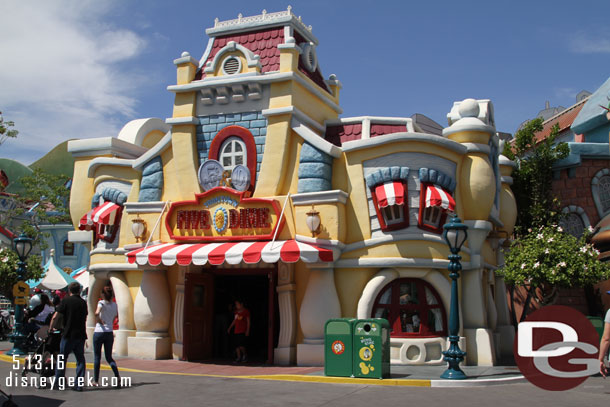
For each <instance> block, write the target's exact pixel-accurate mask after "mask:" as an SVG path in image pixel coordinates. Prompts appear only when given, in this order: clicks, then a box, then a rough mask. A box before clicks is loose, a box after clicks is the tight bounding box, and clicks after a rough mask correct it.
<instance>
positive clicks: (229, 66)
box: [222, 57, 241, 75]
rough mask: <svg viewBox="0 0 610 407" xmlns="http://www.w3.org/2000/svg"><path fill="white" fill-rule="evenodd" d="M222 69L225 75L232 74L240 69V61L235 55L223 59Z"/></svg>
mask: <svg viewBox="0 0 610 407" xmlns="http://www.w3.org/2000/svg"><path fill="white" fill-rule="evenodd" d="M222 71H223V72H224V74H225V75H233V74H236V73H238V72H239V71H241V61H240V60H239V58H236V57H229V58H227V59H225V62H224V63H223V64H222Z"/></svg>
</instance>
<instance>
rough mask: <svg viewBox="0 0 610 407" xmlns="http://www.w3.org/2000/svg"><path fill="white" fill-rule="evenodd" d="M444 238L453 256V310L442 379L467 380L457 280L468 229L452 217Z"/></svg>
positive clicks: (450, 316) (446, 225)
mask: <svg viewBox="0 0 610 407" xmlns="http://www.w3.org/2000/svg"><path fill="white" fill-rule="evenodd" d="M443 229H444V232H443V238H444V239H445V241H446V242H447V244H448V245H449V250H451V254H450V255H449V277H450V278H451V308H450V311H449V342H450V345H449V350H446V351H444V352H443V355H444V356H445V357H444V358H443V360H444V361H445V362H447V363H448V366H447V370H445V371H444V372H443V374H442V375H441V378H442V379H453V380H459V379H465V378H466V375H465V374H464V372H463V371H462V369H460V362H462V361H463V360H464V356H465V355H466V352H464V351H462V350H461V349H460V346H459V343H458V342H459V340H460V336H459V329H460V309H459V300H458V285H457V280H458V278H459V277H460V274H459V273H460V270H462V265H461V263H460V260H461V259H462V256H460V255H459V254H458V253H459V252H460V250H461V249H462V245H463V244H464V242H465V241H466V238H467V237H468V233H467V232H466V229H468V226H466V225H464V224H463V223H462V221H461V220H460V218H458V217H457V216H456V215H453V216H452V217H451V220H450V221H449V223H447V224H445V225H444V226H443Z"/></svg>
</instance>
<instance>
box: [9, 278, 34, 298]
mask: <svg viewBox="0 0 610 407" xmlns="http://www.w3.org/2000/svg"><path fill="white" fill-rule="evenodd" d="M29 295H30V286H29V285H27V284H26V283H25V281H18V282H17V283H15V285H14V286H13V296H15V297H27V296H29Z"/></svg>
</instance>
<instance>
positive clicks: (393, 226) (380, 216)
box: [370, 180, 409, 231]
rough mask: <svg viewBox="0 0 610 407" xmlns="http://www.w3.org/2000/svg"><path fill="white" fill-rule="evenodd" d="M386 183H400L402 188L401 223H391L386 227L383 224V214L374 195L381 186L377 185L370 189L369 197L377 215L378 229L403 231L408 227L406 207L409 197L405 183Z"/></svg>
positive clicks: (384, 223) (407, 208)
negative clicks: (371, 198)
mask: <svg viewBox="0 0 610 407" xmlns="http://www.w3.org/2000/svg"><path fill="white" fill-rule="evenodd" d="M388 182H400V183H401V184H402V186H403V190H404V196H403V202H404V203H403V204H402V211H403V215H402V216H403V219H404V220H403V221H402V222H398V223H393V224H391V225H387V224H386V222H385V218H384V217H383V213H382V212H381V208H380V207H379V202H378V201H377V195H376V194H375V188H376V187H378V186H379V185H381V184H377V185H375V186H374V187H372V188H370V192H371V196H372V197H373V206H374V207H375V213H376V214H377V220H379V227H381V230H383V231H391V230H397V229H404V228H406V227H408V226H409V206H408V205H407V197H408V196H409V193H408V189H407V183H406V182H404V181H400V180H399V181H388ZM399 206H400V205H399Z"/></svg>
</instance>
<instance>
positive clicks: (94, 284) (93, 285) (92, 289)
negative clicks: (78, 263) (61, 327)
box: [87, 271, 108, 349]
mask: <svg viewBox="0 0 610 407" xmlns="http://www.w3.org/2000/svg"><path fill="white" fill-rule="evenodd" d="M107 280H108V279H107V274H106V272H105V271H97V272H95V273H91V274H90V275H89V293H88V294H87V312H88V313H87V344H88V345H89V349H93V332H94V330H95V310H96V309H97V302H98V300H99V299H100V296H101V295H102V288H103V287H104V286H105V285H106V281H107Z"/></svg>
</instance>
